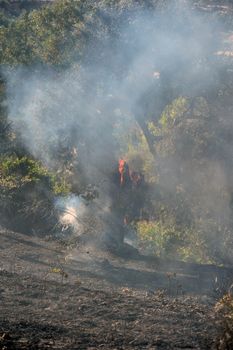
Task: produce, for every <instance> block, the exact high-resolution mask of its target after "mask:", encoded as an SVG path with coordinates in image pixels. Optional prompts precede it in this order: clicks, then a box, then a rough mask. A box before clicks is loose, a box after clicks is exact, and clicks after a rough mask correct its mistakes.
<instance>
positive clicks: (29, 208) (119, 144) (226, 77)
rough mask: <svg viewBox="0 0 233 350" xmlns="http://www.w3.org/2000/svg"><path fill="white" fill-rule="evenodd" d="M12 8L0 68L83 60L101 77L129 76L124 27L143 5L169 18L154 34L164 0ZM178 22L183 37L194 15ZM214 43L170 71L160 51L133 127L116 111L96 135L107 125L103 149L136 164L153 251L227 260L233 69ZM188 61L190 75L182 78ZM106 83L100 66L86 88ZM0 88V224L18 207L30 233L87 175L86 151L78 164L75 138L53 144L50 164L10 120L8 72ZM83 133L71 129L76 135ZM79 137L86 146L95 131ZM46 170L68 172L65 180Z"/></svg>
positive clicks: (62, 66)
mask: <svg viewBox="0 0 233 350" xmlns="http://www.w3.org/2000/svg"><path fill="white" fill-rule="evenodd" d="M174 3H175V2H174ZM8 5H9V4H8ZM8 5H7V6H5V7H3V10H2V11H1V16H0V41H1V50H0V63H1V66H2V68H3V69H4V68H5V67H8V70H9V69H13V68H14V67H22V66H23V67H27V68H30V69H31V70H37V69H38V67H44V68H46V69H48V67H50V69H52V70H53V72H56V74H57V75H56V77H57V76H59V73H60V72H62V71H64V70H66V69H67V68H68V67H70V66H74V65H75V67H77V69H78V67H80V66H81V65H82V64H83V62H85V65H86V67H87V68H89V69H90V70H91V67H92V66H93V65H94V64H97V65H98V67H99V68H100V69H99V71H100V72H102V70H101V67H103V66H104V70H103V71H104V72H105V74H106V75H109V74H112V75H114V76H117V77H118V76H124V74H125V72H128V71H129V68H130V64H132V61H131V60H130V59H127V57H128V56H127V55H129V52H130V53H133V52H134V50H135V52H136V49H135V48H136V47H137V43H135V42H134V40H133V39H132V37H130V34H129V36H127V35H123V34H122V31H121V28H122V23H124V25H126V24H127V25H130V24H131V23H134V21H135V18H136V16H135V14H136V13H137V11H139V10H141V9H143V10H144V11H145V12H146V11H148V7H149V12H150V13H151V12H153V11H157V12H158V13H160V14H161V15H162V14H164V11H165V12H166V11H167V12H166V16H165V17H166V18H167V20H166V21H163V22H161V23H160V22H159V23H158V27H157V28H156V29H158V31H166V30H167V26H168V23H170V22H169V18H171V17H169V16H171V12H170V10H169V7H166V6H167V4H166V2H164V1H150V2H144V1H137V2H134V1H132V2H131V1H107V0H102V1H97V2H94V4H93V2H92V1H69V0H60V1H55V2H53V3H52V4H50V5H46V6H41V7H40V8H35V9H32V8H31V7H30V8H28V9H27V8H26V7H24V8H23V11H22V12H21V13H20V14H19V13H17V14H16V13H15V12H14V11H13V12H12V13H11V12H10V11H9V8H10V7H9V6H8ZM30 6H31V5H30ZM4 8H5V10H4ZM165 9H166V10H165ZM174 9H175V7H173V11H174ZM146 13H147V14H148V12H146ZM179 15H180V14H179ZM184 17H185V16H184ZM177 18H180V20H179V21H172V22H171V23H172V25H173V26H174V28H173V31H174V32H176V31H177V32H179V30H180V27H182V28H184V30H186V32H187V33H189V31H190V30H191V29H190V21H189V18H187V19H184V18H183V17H182V16H181V17H179V16H177ZM203 22H204V21H203ZM229 23H230V22H229V21H228V22H227V25H228V26H229V25H230V24H229ZM192 25H195V23H192ZM146 34H148V33H142V36H145V35H146ZM194 35H195V34H194ZM205 39H206V38H205ZM196 40H197V41H198V43H199V41H200V42H202V40H204V38H203V36H202V37H198V36H197V38H196ZM217 40H218V39H217V38H216V36H213V37H210V38H208V41H206V42H208V45H203V47H204V49H203V50H201V51H200V52H201V53H200V56H198V57H197V56H193V55H188V56H187V57H186V55H180V56H178V55H177V56H175V57H174V62H175V65H176V67H178V68H179V69H173V70H172V69H169V67H167V66H166V63H164V62H165V60H163V57H162V59H161V63H160V66H159V67H158V70H159V71H160V73H161V75H160V80H159V81H160V83H159V84H160V90H159V93H158V89H157V85H156V82H153V83H151V84H149V88H148V89H147V90H146V91H144V92H143V93H142V94H141V96H139V97H138V100H137V101H136V103H135V106H134V110H133V111H132V114H133V118H132V120H131V123H130V125H127V127H126V126H125V125H124V123H123V121H122V120H123V119H124V118H122V115H121V118H120V116H119V118H118V117H117V118H116V119H115V120H114V121H113V122H112V120H110V118H103V119H104V122H103V124H101V123H102V121H101V119H100V127H99V128H98V130H96V137H97V138H100V139H101V138H103V132H102V130H103V128H106V130H108V131H109V132H106V133H108V139H107V141H108V144H110V145H111V147H110V148H114V150H113V151H114V152H112V149H109V150H108V153H109V154H110V153H111V152H112V153H111V154H115V155H116V154H117V155H123V156H124V157H125V158H126V159H127V160H128V162H129V165H130V167H131V168H132V169H135V170H137V171H140V172H142V173H143V174H144V176H145V179H146V183H147V185H148V187H147V191H146V195H145V197H146V199H145V200H144V201H143V208H142V209H143V210H142V212H144V213H146V215H141V217H135V218H134V220H133V221H134V222H133V224H135V227H136V228H137V232H138V235H139V238H140V242H141V245H142V246H143V247H145V249H149V250H150V251H153V252H154V253H155V254H157V255H159V256H169V257H171V258H172V257H173V258H174V257H176V258H177V257H178V258H181V259H184V260H191V261H193V260H195V261H198V262H205V263H206V262H215V263H217V264H227V265H229V264H231V263H232V256H233V255H232V252H233V244H232V243H233V242H232V235H233V222H232V218H231V217H232V209H233V208H232V197H233V190H232V171H233V162H232V161H231V157H227V156H226V149H231V148H232V140H233V137H232V136H233V134H232V130H233V127H232V124H231V121H229V118H228V115H229V113H231V111H232V109H231V107H232V106H231V95H232V75H231V73H230V72H229V70H228V65H227V64H226V65H225V64H222V61H221V58H219V59H217V58H215V57H213V50H214V48H215V47H216V43H215V41H217ZM119 42H120V44H121V45H122V47H125V52H126V53H125V54H124V57H123V58H122V59H121V60H120V61H119V62H120V64H114V62H115V59H116V57H115V55H117V52H116V50H115V48H114V47H115V45H116V43H119ZM103 62H104V63H103ZM219 67H222V68H221V69H222V70H221V74H219V73H218V74H217V73H216V74H212V73H213V72H215V71H218V72H220V69H219ZM191 68H192V70H193V71H195V77H194V75H190V74H188V72H189V71H190V69H191ZM198 74H199V76H200V75H202V76H203V77H204V78H203V79H200V80H201V81H203V80H205V77H206V79H207V77H208V79H210V78H209V77H210V76H211V81H210V85H211V88H210V89H209V88H207V87H206V86H205V84H201V82H200V81H199V80H198V78H197V77H198ZM139 80H140V79H139ZM103 81H104V76H101V73H100V78H99V79H98V84H97V85H98V86H93V89H95V88H96V90H98V93H99V91H102V90H104V87H103V84H104V83H103ZM208 82H209V80H208ZM101 84H102V85H101ZM136 84H137V82H135V84H133V85H135V86H136ZM101 89H102V90H101ZM0 94H1V110H0V137H1V138H0V150H1V158H0V176H1V179H0V186H1V201H0V211H1V217H2V218H3V221H4V218H9V217H10V216H11V215H12V213H16V215H15V217H16V219H15V223H14V222H13V223H12V225H13V226H14V225H15V226H17V225H18V223H19V222H20V223H21V225H22V227H23V226H24V227H27V228H28V227H30V228H31V229H33V228H35V227H37V226H38V225H39V220H41V218H42V217H47V216H48V213H53V209H54V208H53V200H54V196H55V195H58V194H67V193H68V192H69V190H70V189H71V188H73V189H74V188H75V191H76V192H79V191H80V187H79V186H81V185H80V184H81V183H82V184H83V183H85V181H86V179H85V171H83V169H81V166H80V164H82V161H80V162H79V160H80V159H81V160H82V157H84V156H83V154H82V151H80V150H78V161H77V164H76V163H75V162H74V161H73V160H74V158H75V157H74V156H73V155H72V152H73V144H72V142H71V141H70V144H69V142H68V144H67V145H66V147H65V149H64V147H60V148H59V147H58V148H57V149H56V154H55V157H56V160H57V164H58V165H57V167H56V169H55V170H54V169H52V170H51V169H46V168H45V167H44V166H42V165H41V163H40V162H38V161H37V160H36V159H35V158H34V157H33V156H32V155H31V154H30V152H29V151H28V150H26V149H25V146H23V141H22V139H21V138H20V135H19V132H16V131H15V129H14V126H11V125H10V123H9V121H8V115H7V114H8V111H7V108H6V103H5V101H6V96H5V81H4V78H2V81H1V86H0ZM116 104H117V101H116V102H115V101H114V103H113V105H114V106H111V107H109V106H107V107H106V110H105V111H103V112H102V113H103V114H104V115H113V114H114V111H115V107H116ZM104 108H105V107H103V109H104ZM226 114H227V115H226ZM85 117H86V116H85V115H84V116H83V119H85ZM106 125H107V126H106ZM45 127H46V126H45ZM85 127H87V128H88V127H89V126H88V123H87V124H85ZM79 132H80V130H79ZM80 134H82V133H81V132H80ZM80 134H79V133H78V132H77V135H78V136H77V137H80V139H81V138H82V137H83V136H82V135H81V136H80ZM75 137H76V136H75ZM81 141H82V142H83V144H85V147H86V149H88V152H89V153H91V147H90V142H91V140H90V138H89V139H88V138H86V139H84V140H81ZM49 142H53V141H49V140H48V143H49ZM103 144H104V145H103V146H102V147H103V148H106V147H105V144H106V143H104V142H103ZM112 145H114V146H112ZM79 151H80V153H79ZM64 158H66V159H69V162H68V161H67V162H66V161H64ZM79 158H80V159H79ZM71 163H72V166H71V165H70V164H71ZM53 171H56V172H57V173H59V174H61V173H64V174H66V182H67V181H69V186H68V185H66V184H65V180H63V179H61V178H60V179H58V178H57V176H55V175H54V174H53V173H52V172H53ZM68 174H69V175H68ZM77 177H78V180H77V179H76V180H75V181H76V183H74V182H75V181H74V179H75V178H77ZM77 183H78V184H77ZM32 203H33V204H32ZM53 215H54V214H53ZM5 221H6V222H8V221H9V220H8V219H6V220H5ZM23 221H24V223H23ZM48 221H49V220H48ZM51 222H52V224H48V225H47V226H46V225H44V229H45V230H50V229H51V228H52V226H53V225H54V224H55V222H56V215H54V217H53V220H52V221H51ZM44 223H45V222H44Z"/></svg>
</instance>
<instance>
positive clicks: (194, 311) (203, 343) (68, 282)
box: [0, 230, 231, 350]
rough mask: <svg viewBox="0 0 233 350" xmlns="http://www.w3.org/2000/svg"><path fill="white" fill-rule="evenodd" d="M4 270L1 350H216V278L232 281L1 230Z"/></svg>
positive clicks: (202, 270) (198, 269)
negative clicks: (98, 349)
mask: <svg viewBox="0 0 233 350" xmlns="http://www.w3.org/2000/svg"><path fill="white" fill-rule="evenodd" d="M129 251H130V250H129ZM131 253H132V252H131ZM0 267H1V270H0V281H1V285H0V301H1V309H0V311H1V312H0V349H4V350H8V349H97V348H100V349H211V348H214V344H215V340H216V338H217V336H218V333H219V329H218V325H217V322H216V319H215V315H214V311H213V305H214V303H215V300H216V280H219V279H220V277H221V276H222V279H223V278H226V277H227V278H228V279H229V280H230V278H231V277H230V276H231V271H230V270H226V269H217V268H215V267H213V266H205V267H204V266H199V265H191V264H189V265H187V264H184V263H178V262H165V261H159V260H158V259H153V258H149V257H142V256H140V255H138V254H136V253H135V254H133V253H132V254H131V258H129V257H128V258H123V257H117V256H114V255H113V254H111V253H109V252H106V251H105V252H103V251H100V250H97V249H96V248H95V247H93V246H82V247H78V248H75V249H68V248H67V247H65V246H64V245H63V244H62V242H59V241H54V240H51V239H50V240H48V239H47V240H46V239H41V238H37V237H29V236H26V235H22V234H19V233H16V232H11V231H4V230H2V231H1V232H0ZM216 277H217V278H216Z"/></svg>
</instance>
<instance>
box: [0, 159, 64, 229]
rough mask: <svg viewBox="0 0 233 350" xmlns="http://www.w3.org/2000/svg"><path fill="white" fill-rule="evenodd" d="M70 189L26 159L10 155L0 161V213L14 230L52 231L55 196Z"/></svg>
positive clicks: (41, 167) (45, 170)
mask: <svg viewBox="0 0 233 350" xmlns="http://www.w3.org/2000/svg"><path fill="white" fill-rule="evenodd" d="M68 192H69V187H68V186H67V185H66V184H65V182H64V181H59V180H58V179H57V178H56V176H55V175H53V174H51V173H49V172H48V171H47V169H45V168H44V167H43V166H42V165H41V164H40V163H39V162H37V161H35V160H33V159H30V158H28V157H21V158H20V157H16V156H9V157H4V158H2V159H1V160H0V214H1V216H2V222H3V223H4V224H5V225H6V226H8V227H10V228H13V229H17V230H21V231H27V232H28V233H30V231H31V230H32V229H36V230H39V231H41V230H44V229H45V228H46V230H51V229H52V228H53V226H54V225H55V224H56V223H57V217H56V212H55V210H54V196H55V195H58V194H59V195H65V194H67V193H68Z"/></svg>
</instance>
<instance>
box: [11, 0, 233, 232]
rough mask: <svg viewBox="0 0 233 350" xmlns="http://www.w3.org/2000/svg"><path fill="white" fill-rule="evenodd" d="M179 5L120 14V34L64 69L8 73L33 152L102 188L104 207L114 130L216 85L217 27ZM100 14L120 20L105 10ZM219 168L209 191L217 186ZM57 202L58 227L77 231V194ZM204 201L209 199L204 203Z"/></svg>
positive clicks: (115, 147)
mask: <svg viewBox="0 0 233 350" xmlns="http://www.w3.org/2000/svg"><path fill="white" fill-rule="evenodd" d="M180 3H181V7H176V9H174V8H172V9H170V10H167V11H160V10H158V11H157V12H153V11H151V13H149V12H148V11H142V10H140V11H139V10H137V11H135V12H134V11H132V12H129V13H128V14H126V16H125V17H124V16H122V17H123V19H124V20H121V19H119V20H118V23H117V30H116V32H117V35H114V36H113V37H110V39H108V40H107V39H106V41H105V42H104V44H103V46H101V48H100V49H99V50H98V48H97V49H96V47H94V49H93V47H92V46H91V45H90V47H89V49H88V51H87V52H88V53H87V56H88V57H86V59H83V62H82V63H81V64H80V62H78V64H77V62H75V61H74V62H73V64H72V65H71V67H70V68H68V69H66V70H65V71H62V72H61V71H60V72H56V71H54V70H52V69H48V68H47V69H44V68H41V67H33V68H26V67H25V68H20V69H15V70H14V71H12V70H11V71H10V72H5V75H6V78H7V93H8V109H9V119H10V121H11V122H12V125H13V127H14V129H15V131H16V132H17V133H19V134H20V135H21V137H22V140H23V142H24V144H25V146H26V147H27V149H28V150H29V151H30V153H31V154H32V155H33V156H34V157H36V158H37V159H40V160H41V161H42V162H43V163H44V164H45V165H46V166H48V167H50V168H52V169H58V168H59V164H61V163H62V162H63V164H64V168H66V169H67V168H68V166H67V164H68V163H69V166H74V167H77V168H79V169H81V170H82V174H84V177H85V179H86V181H87V183H88V182H90V183H95V184H98V185H99V186H100V189H99V190H100V192H102V193H104V195H103V198H104V199H103V200H102V204H103V203H104V202H106V203H108V204H107V206H108V207H109V205H111V204H109V202H111V199H110V198H109V196H108V195H109V192H110V188H109V187H110V186H111V184H110V183H109V174H111V172H112V171H113V169H114V166H115V164H116V160H117V158H118V157H119V155H120V146H119V142H120V141H119V140H121V135H119V130H121V132H122V133H125V134H127V132H128V130H129V128H130V126H131V125H133V124H134V123H140V121H143V119H147V120H149V119H153V118H155V119H156V118H157V119H158V117H159V116H160V114H161V112H162V110H163V107H165V106H166V102H167V101H168V100H169V99H171V100H172V98H173V91H179V94H180V95H182V94H183V95H185V96H189V95H190V96H198V95H201V94H202V93H203V92H206V91H209V90H212V89H213V88H214V87H215V85H216V81H217V80H218V77H219V74H220V69H219V66H218V61H217V60H216V56H214V53H215V52H219V46H218V45H219V36H218V35H217V34H215V35H213V30H214V31H215V33H220V27H221V26H220V24H219V23H218V22H217V21H216V20H215V19H212V22H211V23H210V22H209V23H207V21H206V18H207V17H205V15H203V14H200V13H197V12H195V11H194V10H193V9H190V8H188V6H187V2H183V1H182V2H180ZM104 15H105V16H107V17H108V16H109V18H111V20H112V18H114V16H115V17H117V18H118V17H119V14H115V13H114V10H113V9H110V8H109V9H106V10H105V13H104ZM100 50H103V51H102V52H101V55H100V52H99V51H100ZM215 60H216V63H215ZM168 87H169V89H167V88H168ZM167 90H168V91H167ZM151 104H152V106H151ZM157 111H158V112H157ZM151 112H152V113H151ZM156 113H158V116H157V115H156ZM155 121H156V120H155ZM116 125H117V127H118V129H116ZM119 125H120V128H119ZM140 126H141V125H140ZM116 130H118V134H117V132H115V131H116ZM68 160H69V161H68ZM169 166H171V169H170V170H171V171H172V169H173V166H172V164H170V165H169ZM216 167H217V169H218V174H217V175H216V178H212V181H213V183H211V186H212V187H214V186H216V185H217V184H218V183H221V182H222V177H221V171H220V170H219V164H217V165H216ZM174 169H175V167H174ZM174 171H176V170H174ZM211 171H212V170H211ZM211 171H210V172H211ZM208 172H209V170H208ZM161 181H162V180H161ZM164 181H165V180H164ZM224 181H225V179H224ZM189 183H191V182H189ZM164 186H166V183H165V182H164ZM171 187H172V186H171ZM171 190H173V189H172V188H171ZM60 201H61V200H60V199H59V200H58V201H57V205H58V206H60V205H61V206H62V207H63V208H65V210H66V212H64V213H63V214H61V220H62V222H69V223H72V224H74V225H75V226H77V225H78V226H77V229H80V226H79V225H81V224H80V223H79V222H81V219H80V220H76V217H78V218H81V217H83V215H84V214H85V212H86V207H85V205H84V204H83V203H82V201H80V198H78V197H69V198H68V199H66V202H65V203H64V202H63V203H62V204H61V203H60ZM62 201H64V200H62ZM206 201H207V202H208V203H210V201H212V197H211V198H210V199H208V200H207V198H205V199H204V202H203V203H204V204H203V206H204V205H206ZM227 201H228V200H227ZM224 206H225V207H226V208H227V207H229V202H226V203H225V205H224V204H222V205H221V208H224ZM102 207H104V204H103V206H102ZM88 210H89V209H88Z"/></svg>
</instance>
